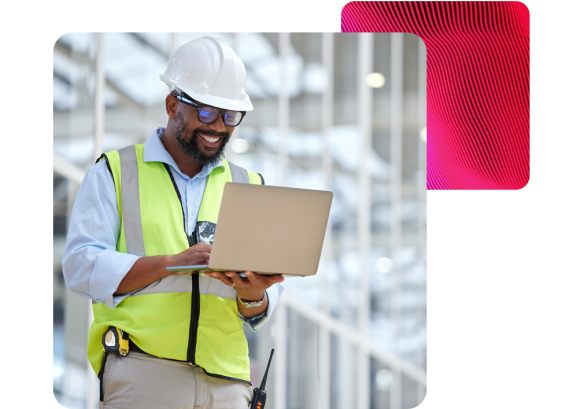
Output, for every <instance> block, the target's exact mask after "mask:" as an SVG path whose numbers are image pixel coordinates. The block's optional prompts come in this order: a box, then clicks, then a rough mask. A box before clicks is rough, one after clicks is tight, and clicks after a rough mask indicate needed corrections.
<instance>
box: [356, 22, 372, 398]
mask: <svg viewBox="0 0 584 409" xmlns="http://www.w3.org/2000/svg"><path fill="white" fill-rule="evenodd" d="M358 54H359V57H358V58H359V67H358V69H357V89H358V94H357V105H358V107H359V108H358V109H359V134H360V135H359V136H360V139H361V155H360V166H359V198H360V203H359V216H358V226H359V227H358V234H357V237H358V240H359V258H360V263H359V264H360V270H361V280H360V288H359V290H360V291H359V301H360V303H359V331H360V332H361V334H362V335H363V337H365V339H368V338H369V315H370V311H369V307H370V293H369V246H370V241H371V228H370V226H371V198H370V190H371V188H370V177H369V151H370V149H371V122H372V120H371V105H372V95H373V92H372V90H371V88H370V87H369V86H368V85H367V84H366V82H365V78H366V76H367V74H370V73H371V70H372V68H373V34H371V33H362V34H359V45H358ZM358 357H359V359H358V363H357V373H358V378H357V407H358V409H369V401H370V390H371V388H370V379H369V378H370V376H369V372H370V369H369V366H370V365H369V353H368V351H367V348H366V345H365V343H361V344H360V345H359V353H358Z"/></svg>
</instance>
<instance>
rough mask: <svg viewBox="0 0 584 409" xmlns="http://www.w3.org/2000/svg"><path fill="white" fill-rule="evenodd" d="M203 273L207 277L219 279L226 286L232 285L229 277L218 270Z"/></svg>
mask: <svg viewBox="0 0 584 409" xmlns="http://www.w3.org/2000/svg"><path fill="white" fill-rule="evenodd" d="M205 275H206V276H207V277H211V278H214V279H216V280H219V281H221V282H222V283H223V284H225V285H228V286H232V285H233V281H232V280H231V279H230V278H229V277H226V276H225V275H224V274H222V273H220V272H218V271H210V272H207V273H205Z"/></svg>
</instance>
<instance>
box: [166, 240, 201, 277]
mask: <svg viewBox="0 0 584 409" xmlns="http://www.w3.org/2000/svg"><path fill="white" fill-rule="evenodd" d="M210 256H211V245H210V244H208V243H197V244H195V245H194V246H192V247H189V248H188V249H186V250H185V251H183V252H181V253H178V254H175V255H174V256H171V257H172V260H171V264H170V265H168V267H173V266H200V265H207V264H209V257H210ZM176 274H184V272H178V273H176Z"/></svg>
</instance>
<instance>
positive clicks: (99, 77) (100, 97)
mask: <svg viewBox="0 0 584 409" xmlns="http://www.w3.org/2000/svg"><path fill="white" fill-rule="evenodd" d="M103 36H104V35H103V33H96V34H95V45H96V48H95V90H94V94H93V96H94V101H93V137H94V141H95V145H94V148H95V150H94V154H93V158H94V160H95V159H97V158H99V157H100V156H101V154H102V153H103V133H104V129H105V99H104V92H105V71H104V61H103ZM88 303H89V313H88V315H87V319H88V321H89V325H91V323H92V322H93V310H92V307H91V300H90V301H88ZM86 365H87V409H94V408H95V406H96V401H95V396H96V393H97V377H96V375H95V372H93V368H92V367H91V365H90V364H89V361H87V363H86Z"/></svg>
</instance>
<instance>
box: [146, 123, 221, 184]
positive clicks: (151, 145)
mask: <svg viewBox="0 0 584 409" xmlns="http://www.w3.org/2000/svg"><path fill="white" fill-rule="evenodd" d="M165 129H166V128H165V127H160V128H156V130H154V132H152V133H151V134H150V136H149V137H148V140H147V141H146V143H145V144H144V162H162V163H166V164H168V165H170V166H172V167H173V168H174V169H175V170H176V171H177V172H178V173H179V174H181V175H182V176H183V178H185V179H187V180H188V179H190V178H189V177H188V176H187V175H185V174H184V173H182V172H181V171H180V169H179V168H178V166H177V164H176V162H175V161H174V159H173V158H172V156H170V153H168V151H167V150H166V149H165V148H164V145H163V144H162V141H161V140H160V138H161V137H162V135H163V134H164V131H165ZM218 167H223V168H225V165H224V164H223V161H222V160H218V161H217V162H215V163H212V164H207V165H205V166H203V169H201V171H200V172H199V173H197V174H196V175H195V177H194V178H193V179H195V178H197V177H198V178H201V177H206V176H209V174H210V173H211V171H212V170H213V169H215V168H218Z"/></svg>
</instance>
